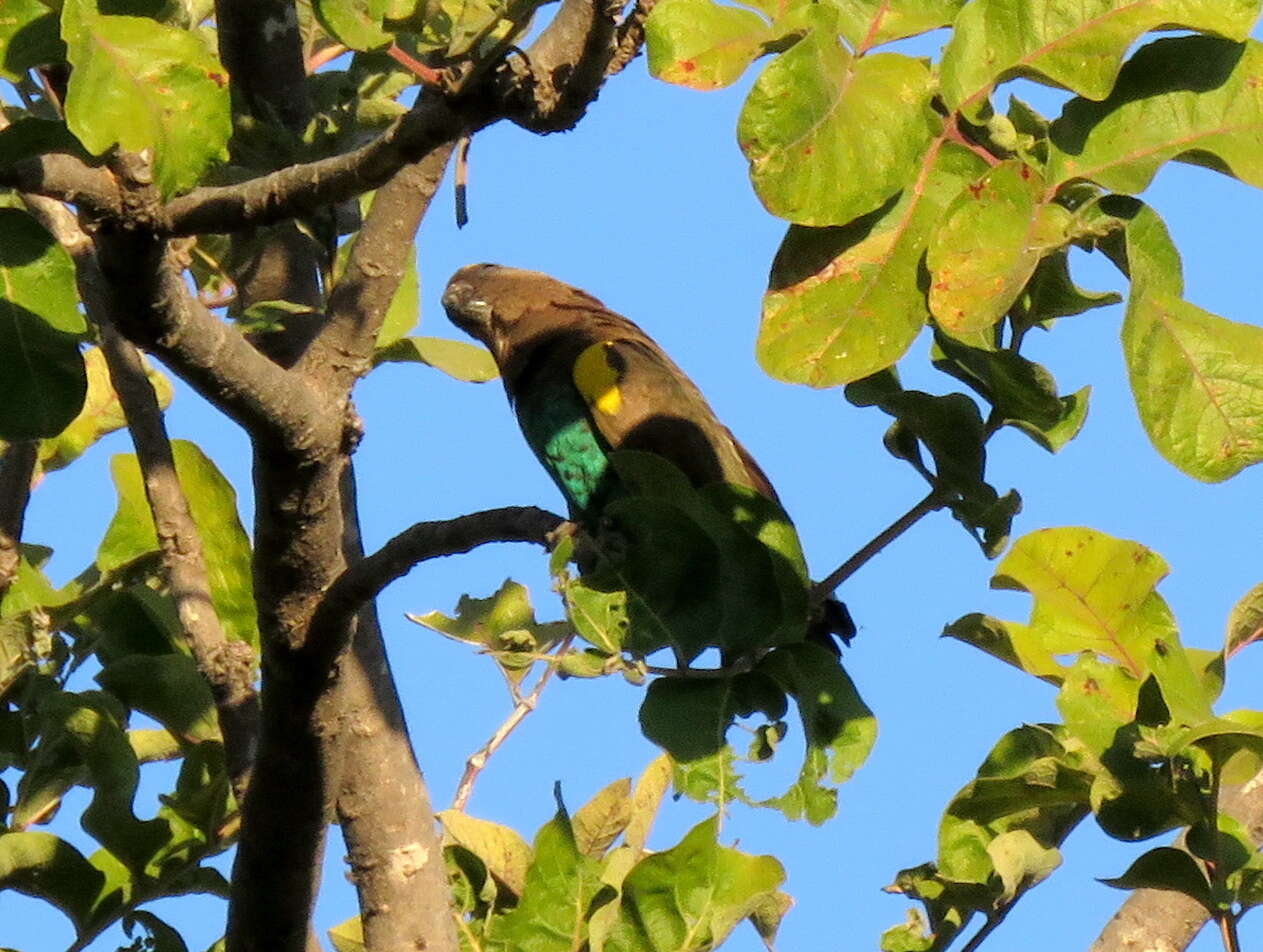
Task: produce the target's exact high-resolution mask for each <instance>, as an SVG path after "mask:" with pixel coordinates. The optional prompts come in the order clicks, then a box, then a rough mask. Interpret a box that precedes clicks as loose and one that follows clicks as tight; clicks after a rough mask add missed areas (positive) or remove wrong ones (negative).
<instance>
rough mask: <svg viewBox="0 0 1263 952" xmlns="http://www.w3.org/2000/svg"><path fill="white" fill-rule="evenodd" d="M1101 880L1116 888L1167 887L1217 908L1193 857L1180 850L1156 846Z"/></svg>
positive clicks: (1203, 875)
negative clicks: (1114, 876)
mask: <svg viewBox="0 0 1263 952" xmlns="http://www.w3.org/2000/svg"><path fill="white" fill-rule="evenodd" d="M1101 882H1103V883H1105V885H1107V886H1113V887H1114V888H1116V889H1169V890H1172V891H1174V892H1179V893H1183V894H1184V895H1186V896H1188V897H1189V898H1190V899H1194V900H1196V901H1197V902H1199V903H1201V904H1202V905H1203V906H1205V907H1206V909H1207V910H1209V911H1210V912H1211V913H1212V914H1213V913H1215V912H1216V911H1217V909H1216V904H1215V901H1214V898H1213V897H1212V895H1211V890H1210V884H1209V883H1208V882H1207V881H1206V876H1205V874H1203V873H1202V870H1201V868H1200V867H1199V866H1198V865H1197V861H1196V860H1194V859H1193V857H1191V856H1190V855H1189V854H1188V853H1186V852H1184V851H1183V850H1177V849H1174V848H1172V847H1170V846H1159V847H1157V848H1155V849H1151V850H1150V851H1149V852H1147V853H1145V854H1144V855H1143V856H1141V857H1140V858H1139V859H1138V860H1136V861H1135V862H1134V863H1132V864H1131V866H1129V867H1128V868H1127V872H1125V873H1123V875H1121V876H1118V877H1116V878H1114V879H1102V880H1101Z"/></svg>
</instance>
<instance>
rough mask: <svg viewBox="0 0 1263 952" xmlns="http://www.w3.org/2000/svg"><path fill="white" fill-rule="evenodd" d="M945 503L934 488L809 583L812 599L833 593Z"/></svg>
mask: <svg viewBox="0 0 1263 952" xmlns="http://www.w3.org/2000/svg"><path fill="white" fill-rule="evenodd" d="M945 505H947V503H946V501H945V500H944V498H943V494H942V493H941V492H939V491H938V490H934V491H933V492H931V493H929V495H927V496H926V497H925V498H924V499H922V500H921V501H920V502H919V503H917V504H916V505H915V506H913V507H912V508H911V509H909V510H908V511H907V512H905V513H904V514H903V515H902V516H900V517H899V518H898V519H896V520H895V521H894V522H892V523H891V524H890V525H889V526H887V527H886V528H885V529H883V530H882V531H881V532H879V533H877V535H875V536H874V537H873V538H872V539H871V540H870V541H869V542H868V543H867V544H866V545H865V546H864V547H863V548H862V549H860V550H859V551H858V552H856V553H855V554H854V555H853V556H851V557H850V558H849V559H847V560H846V561H845V562H843V563H842V564H841V565H839V566H838V567H837V568H836V569H834V570H833V571H832V572H830V573H829V575H828V577H827V578H825V579H824V580H823V581H821V582H817V583H816V584H815V585H814V586H812V589H811V593H812V596H813V597H814V598H824V597H825V596H826V595H829V594H830V593H832V592H833V590H834V589H836V588H837V587H838V586H839V585H841V584H842V583H843V582H845V581H846V580H847V579H849V578H850V577H851V576H852V575H854V574H855V573H856V572H857V571H859V569H860V568H861V567H862V566H863V565H864V564H865V563H866V562H868V561H869V560H870V559H872V558H873V557H874V556H875V555H877V554H878V553H879V552H881V550H882V549H884V548H886V546H888V545H890V543H892V542H894V541H895V539H897V538H899V537H900V536H901V535H903V534H904V533H905V532H907V531H908V530H909V529H911V528H912V527H913V526H914V525H916V524H917V523H918V522H920V521H921V519H923V518H924V517H925V516H927V515H929V514H930V513H931V512H934V511H935V510H936V509H942V508H943V507H944V506H945Z"/></svg>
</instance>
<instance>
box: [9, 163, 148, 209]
mask: <svg viewBox="0 0 1263 952" xmlns="http://www.w3.org/2000/svg"><path fill="white" fill-rule="evenodd" d="M0 188H12V189H16V190H17V191H19V192H26V193H29V194H32V195H42V196H45V197H47V198H55V199H59V200H60V201H63V202H69V203H70V204H72V205H74V206H76V207H78V208H80V209H82V210H83V211H84V212H86V213H87V214H88V215H90V216H92V217H94V218H107V217H111V216H114V217H118V216H122V215H123V214H124V208H123V197H122V193H121V192H120V190H119V187H118V182H117V181H115V179H114V176H113V175H111V174H110V173H109V172H108V171H106V170H105V169H104V168H93V167H92V166H90V165H85V164H84V163H83V162H81V161H80V160H79V159H77V158H75V157H74V156H72V155H61V154H59V153H50V154H48V155H41V156H39V157H37V158H33V159H25V160H23V161H21V162H17V163H15V164H13V165H7V166H2V167H0Z"/></svg>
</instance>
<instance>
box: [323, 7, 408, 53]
mask: <svg viewBox="0 0 1263 952" xmlns="http://www.w3.org/2000/svg"><path fill="white" fill-rule="evenodd" d="M389 6H390V4H389V0H312V4H311V8H312V11H313V12H314V13H315V14H316V18H317V19H318V20H319V21H320V25H321V26H323V27H324V28H325V29H326V30H328V31H329V33H330V34H331V35H332V36H333V37H335V38H336V39H337V40H338V42H340V43H342V44H344V45H345V46H349V47H350V48H351V49H353V50H371V49H376V48H377V47H379V46H385V45H387V44H388V43H390V42H391V41H392V40H393V39H394V38H393V37H392V36H391V35H390V34H389V33H387V32H386V31H385V30H383V29H382V18H383V17H385V15H386V13H387V11H388V9H389Z"/></svg>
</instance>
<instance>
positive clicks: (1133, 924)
mask: <svg viewBox="0 0 1263 952" xmlns="http://www.w3.org/2000/svg"><path fill="white" fill-rule="evenodd" d="M1220 809H1221V810H1223V812H1225V813H1227V814H1228V815H1229V816H1232V817H1235V818H1236V819H1237V820H1238V821H1240V822H1241V823H1243V824H1244V825H1245V827H1246V829H1247V830H1248V831H1249V833H1250V838H1251V839H1253V840H1254V842H1255V843H1258V844H1263V773H1259V774H1256V775H1255V776H1254V778H1253V779H1252V780H1250V781H1249V782H1248V783H1245V784H1243V785H1242V786H1239V787H1229V788H1225V789H1224V791H1223V793H1222V795H1221V797H1220ZM1208 921H1210V913H1209V912H1207V911H1206V907H1205V906H1203V905H1202V904H1201V903H1199V902H1197V901H1196V900H1195V899H1191V898H1189V897H1188V896H1185V895H1184V894H1183V893H1177V892H1172V891H1170V890H1166V889H1137V890H1135V891H1134V892H1132V894H1131V895H1130V896H1128V897H1127V901H1126V902H1124V903H1123V904H1122V906H1120V907H1119V909H1118V911H1117V912H1116V913H1114V915H1113V916H1112V917H1111V918H1110V921H1109V922H1108V923H1106V925H1105V928H1104V929H1103V930H1101V934H1100V935H1099V936H1098V937H1097V939H1096V941H1095V942H1093V943H1092V947H1091V952H1150V950H1154V949H1161V950H1163V952H1179V950H1180V949H1186V948H1188V946H1189V945H1190V944H1191V943H1192V941H1193V940H1194V939H1195V938H1196V937H1197V934H1198V933H1199V932H1201V931H1202V927H1203V926H1205V925H1206V923H1207V922H1208Z"/></svg>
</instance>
